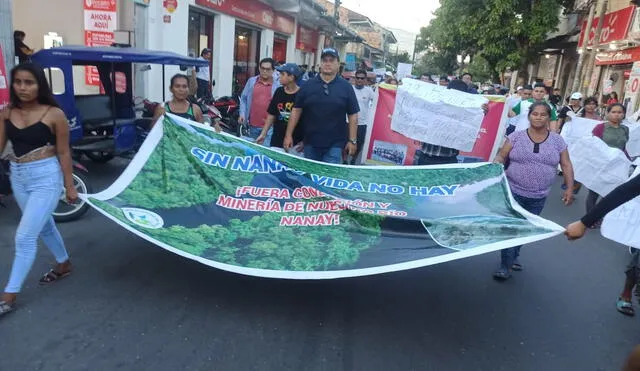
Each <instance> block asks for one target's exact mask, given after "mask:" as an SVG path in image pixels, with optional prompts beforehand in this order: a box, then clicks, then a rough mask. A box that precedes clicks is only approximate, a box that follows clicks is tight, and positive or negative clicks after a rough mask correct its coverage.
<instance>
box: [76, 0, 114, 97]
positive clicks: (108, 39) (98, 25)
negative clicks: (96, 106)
mask: <svg viewBox="0 0 640 371" xmlns="http://www.w3.org/2000/svg"><path fill="white" fill-rule="evenodd" d="M83 3H84V44H85V45H86V46H111V44H113V42H114V34H113V32H114V31H115V30H116V29H117V28H118V20H117V5H116V0H84V2H83ZM85 84H87V85H92V86H99V85H100V76H99V75H98V70H97V69H96V68H95V67H90V66H87V67H85Z"/></svg>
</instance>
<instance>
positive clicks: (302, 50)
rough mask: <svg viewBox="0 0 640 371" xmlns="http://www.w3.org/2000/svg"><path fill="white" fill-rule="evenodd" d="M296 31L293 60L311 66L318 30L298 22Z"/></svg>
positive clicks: (316, 47) (316, 45)
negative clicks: (294, 57)
mask: <svg viewBox="0 0 640 371" xmlns="http://www.w3.org/2000/svg"><path fill="white" fill-rule="evenodd" d="M296 31H297V32H296V60H295V62H296V63H298V64H300V65H309V66H312V65H313V64H314V61H315V55H316V52H317V51H318V37H319V35H318V30H315V29H313V28H311V27H308V26H304V25H302V24H300V23H298V28H297V30H296Z"/></svg>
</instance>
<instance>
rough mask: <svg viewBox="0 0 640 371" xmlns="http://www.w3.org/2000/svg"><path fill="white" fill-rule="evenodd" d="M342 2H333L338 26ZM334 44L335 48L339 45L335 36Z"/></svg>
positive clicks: (334, 16)
mask: <svg viewBox="0 0 640 371" xmlns="http://www.w3.org/2000/svg"><path fill="white" fill-rule="evenodd" d="M340 4H342V1H340V0H334V3H333V19H335V21H336V27H337V25H339V24H340ZM332 44H333V47H334V48H336V47H337V43H336V39H335V37H334V38H333V42H332Z"/></svg>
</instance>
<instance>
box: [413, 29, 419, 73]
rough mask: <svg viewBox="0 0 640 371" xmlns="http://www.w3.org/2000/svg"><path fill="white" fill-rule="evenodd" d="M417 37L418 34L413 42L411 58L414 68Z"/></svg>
mask: <svg viewBox="0 0 640 371" xmlns="http://www.w3.org/2000/svg"><path fill="white" fill-rule="evenodd" d="M419 36H420V34H417V35H416V38H415V40H413V57H412V58H411V60H412V61H413V65H414V66H415V64H416V44H418V37H419Z"/></svg>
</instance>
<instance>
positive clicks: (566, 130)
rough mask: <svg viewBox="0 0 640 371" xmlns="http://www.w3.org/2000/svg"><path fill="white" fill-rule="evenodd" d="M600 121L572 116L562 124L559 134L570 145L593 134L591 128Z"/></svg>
mask: <svg viewBox="0 0 640 371" xmlns="http://www.w3.org/2000/svg"><path fill="white" fill-rule="evenodd" d="M601 123H602V121H596V120H590V119H585V118H582V117H575V116H574V117H572V118H571V120H568V121H567V122H565V124H564V125H563V126H562V132H561V133H560V135H561V136H562V138H564V141H565V142H566V143H567V145H569V146H571V145H572V144H574V143H576V142H577V141H578V140H580V139H582V138H586V137H591V136H593V129H594V128H595V127H596V126H597V125H598V124H601Z"/></svg>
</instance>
